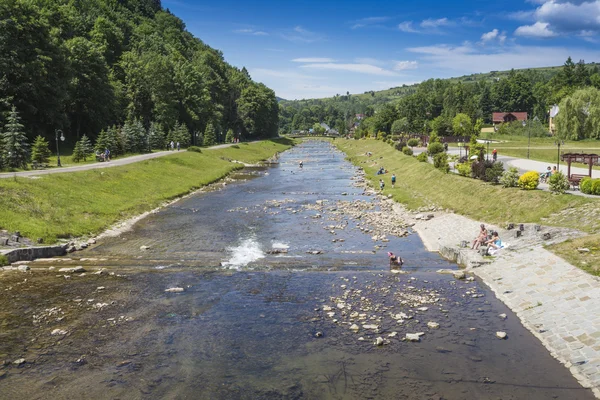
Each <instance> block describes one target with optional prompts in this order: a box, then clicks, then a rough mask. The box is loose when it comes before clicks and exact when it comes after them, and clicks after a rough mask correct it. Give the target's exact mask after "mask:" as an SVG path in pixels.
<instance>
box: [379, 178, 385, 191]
mask: <svg viewBox="0 0 600 400" xmlns="http://www.w3.org/2000/svg"><path fill="white" fill-rule="evenodd" d="M384 187H385V182H383V179H380V180H379V190H381V191H382V192H383V188H384Z"/></svg>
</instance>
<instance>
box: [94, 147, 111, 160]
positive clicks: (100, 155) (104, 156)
mask: <svg viewBox="0 0 600 400" xmlns="http://www.w3.org/2000/svg"><path fill="white" fill-rule="evenodd" d="M96 160H97V161H101V162H102V161H110V150H109V149H104V151H97V152H96Z"/></svg>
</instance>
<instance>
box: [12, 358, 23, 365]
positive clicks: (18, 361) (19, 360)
mask: <svg viewBox="0 0 600 400" xmlns="http://www.w3.org/2000/svg"><path fill="white" fill-rule="evenodd" d="M13 364H14V365H21V364H25V359H24V358H19V359H18V360H15V361H13Z"/></svg>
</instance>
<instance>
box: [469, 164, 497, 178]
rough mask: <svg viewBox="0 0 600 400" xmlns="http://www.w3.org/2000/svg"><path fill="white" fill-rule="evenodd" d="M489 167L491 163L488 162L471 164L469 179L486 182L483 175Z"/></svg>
mask: <svg viewBox="0 0 600 400" xmlns="http://www.w3.org/2000/svg"><path fill="white" fill-rule="evenodd" d="M491 167H492V163H491V162H490V161H485V160H484V161H475V162H473V163H472V164H471V177H472V178H475V179H479V180H482V181H486V180H487V176H486V174H485V171H487V169H488V168H491Z"/></svg>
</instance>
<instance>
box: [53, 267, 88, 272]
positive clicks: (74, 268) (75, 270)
mask: <svg viewBox="0 0 600 400" xmlns="http://www.w3.org/2000/svg"><path fill="white" fill-rule="evenodd" d="M58 272H66V273H68V274H75V273H81V272H85V268H83V267H81V266H79V267H68V268H61V269H59V270H58Z"/></svg>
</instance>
